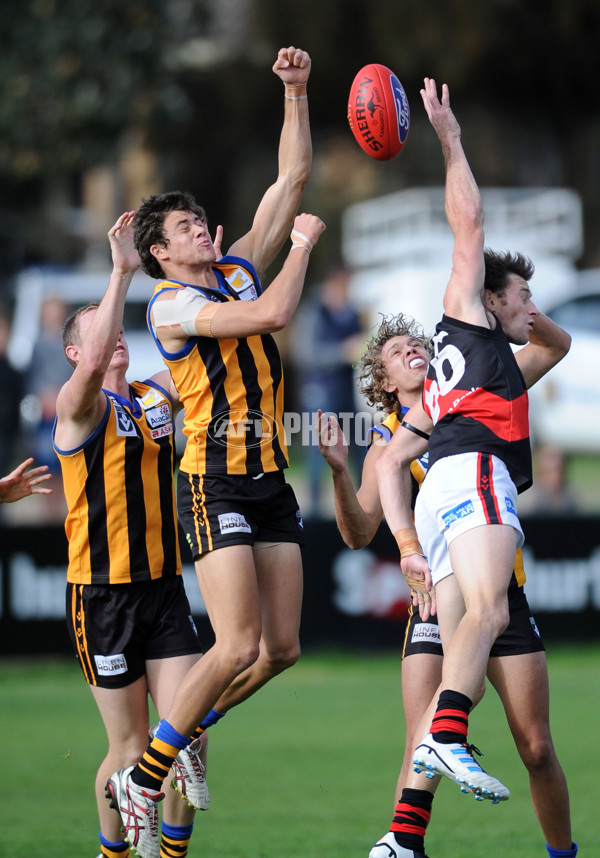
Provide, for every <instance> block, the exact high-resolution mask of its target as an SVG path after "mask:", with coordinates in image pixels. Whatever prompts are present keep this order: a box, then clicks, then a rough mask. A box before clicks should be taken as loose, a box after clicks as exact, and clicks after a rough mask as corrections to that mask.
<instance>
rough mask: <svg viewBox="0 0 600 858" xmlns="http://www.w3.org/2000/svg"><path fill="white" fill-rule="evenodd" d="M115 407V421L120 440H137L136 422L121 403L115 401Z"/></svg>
mask: <svg viewBox="0 0 600 858" xmlns="http://www.w3.org/2000/svg"><path fill="white" fill-rule="evenodd" d="M113 404H114V406H115V419H116V422H117V435H118V436H119V437H120V438H137V434H138V433H137V431H136V426H135V421H134V420H133V419H132V417H131V414H128V412H127V411H125V409H124V408H123V407H122V406H121V405H119V403H118V402H117V401H116V400H114V399H113Z"/></svg>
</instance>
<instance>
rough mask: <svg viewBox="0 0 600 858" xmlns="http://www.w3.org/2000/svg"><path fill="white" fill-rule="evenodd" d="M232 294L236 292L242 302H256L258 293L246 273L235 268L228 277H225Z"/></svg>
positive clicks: (241, 269)
mask: <svg viewBox="0 0 600 858" xmlns="http://www.w3.org/2000/svg"><path fill="white" fill-rule="evenodd" d="M225 279H226V280H227V282H228V283H229V285H230V286H231V288H232V289H233V290H234V292H237V294H238V295H239V297H240V299H241V300H242V301H256V299H257V298H258V293H257V291H256V286H255V285H254V282H253V280H252V278H251V277H250V275H249V274H248V272H247V271H244V269H243V268H236V269H235V271H234V272H233V273H232V274H230V275H229V276H228V277H225Z"/></svg>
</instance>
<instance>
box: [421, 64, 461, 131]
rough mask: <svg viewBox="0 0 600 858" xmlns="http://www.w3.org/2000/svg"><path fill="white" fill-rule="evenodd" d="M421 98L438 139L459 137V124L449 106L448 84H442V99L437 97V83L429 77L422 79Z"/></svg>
mask: <svg viewBox="0 0 600 858" xmlns="http://www.w3.org/2000/svg"><path fill="white" fill-rule="evenodd" d="M421 98H422V99H423V104H424V105H425V110H426V111H427V116H428V117H429V121H430V122H431V124H432V125H433V127H434V128H435V131H436V133H437V135H438V137H439V138H440V140H442V141H443V140H445V139H447V138H448V137H452V136H454V137H460V125H459V124H458V121H457V119H456V117H455V115H454V113H453V112H452V109H451V108H450V90H449V89H448V84H446V83H444V84H442V99H441V101H440V99H439V98H438V92H437V84H436V82H435V80H434V79H433V78H431V77H426V78H425V79H424V81H423V89H422V90H421Z"/></svg>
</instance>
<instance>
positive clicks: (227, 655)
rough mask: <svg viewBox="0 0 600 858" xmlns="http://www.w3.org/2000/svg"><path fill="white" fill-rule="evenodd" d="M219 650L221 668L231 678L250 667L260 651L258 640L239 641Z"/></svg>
mask: <svg viewBox="0 0 600 858" xmlns="http://www.w3.org/2000/svg"><path fill="white" fill-rule="evenodd" d="M215 646H216V645H215ZM220 650H221V652H220V660H221V664H222V666H223V670H224V672H226V673H227V674H228V676H230V677H231V678H232V679H233V678H235V677H236V676H238V675H239V674H240V673H243V671H244V670H246V669H247V668H249V667H252V665H253V664H254V662H255V661H256V660H257V659H258V657H259V653H260V650H259V645H258V640H256V641H252V640H247V641H240V642H238V643H237V645H235V644H234V645H232V646H228V647H226V648H225V647H223V648H220Z"/></svg>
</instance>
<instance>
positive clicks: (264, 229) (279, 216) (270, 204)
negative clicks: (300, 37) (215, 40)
mask: <svg viewBox="0 0 600 858" xmlns="http://www.w3.org/2000/svg"><path fill="white" fill-rule="evenodd" d="M310 67H311V61H310V57H309V55H308V54H307V52H306V51H303V50H301V49H300V48H294V47H289V48H281V50H280V51H279V53H278V55H277V59H276V61H275V64H274V65H273V72H274V73H275V74H276V75H277V76H278V77H279V78H281V80H282V81H283V84H284V88H285V98H284V117H283V128H282V130H281V138H280V141H279V160H278V163H279V170H278V175H277V180H276V181H275V183H274V184H273V185H271V186H270V187H269V188H268V190H267V192H266V193H265V195H264V196H263V198H262V200H261V201H260V204H259V206H258V209H257V210H256V214H255V216H254V220H253V223H252V227H251V229H250V231H249V232H248V233H246V235H244V236H242V238H240V239H239V240H238V241H236V242H235V243H234V244H233V245H232V247H231V248H230V249H229V251H228V253H229V254H232V255H234V256H241V257H242V258H244V259H249V260H250V261H251V262H252V264H253V265H254V267H255V269H256V270H257V272H258V274H259V276H260V275H261V274H262V273H263V272H264V271H265V270H266V269H267V268H268V266H269V265H270V264H271V262H272V261H273V260H274V259H275V257H276V256H277V254H278V253H279V251H280V250H281V248H282V247H283V243H284V241H285V239H286V238H287V236H288V235H289V232H290V229H291V227H292V223H293V221H294V216H295V215H296V212H297V211H298V207H299V206H300V200H301V198H302V192H303V190H304V187H305V185H306V183H307V182H308V179H309V177H310V170H311V164H312V143H311V137H310V124H309V117H308V96H307V94H306V84H307V81H308V77H309V75H310Z"/></svg>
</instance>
